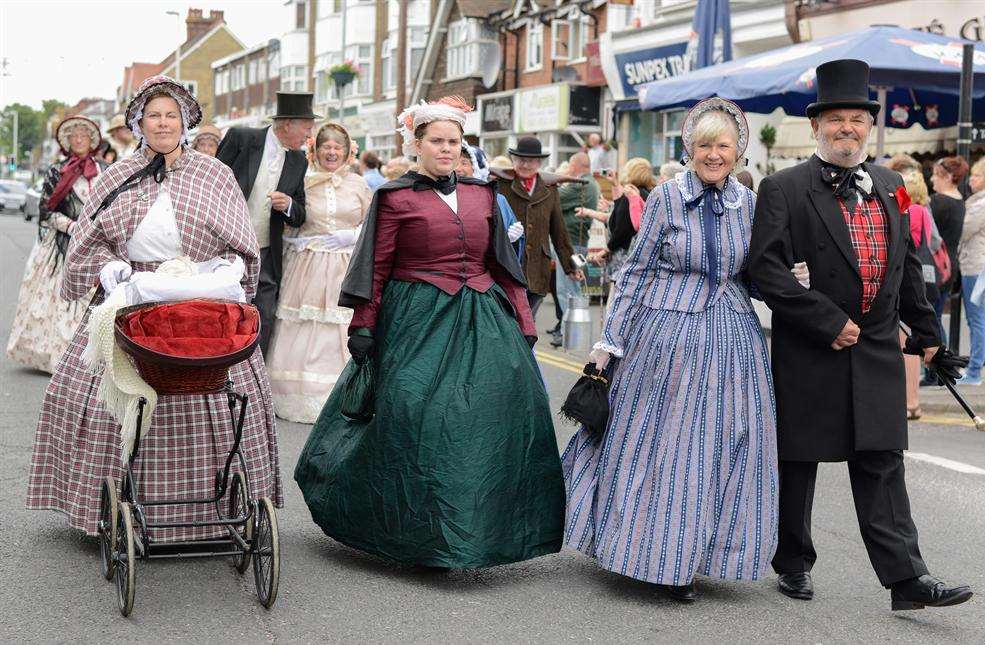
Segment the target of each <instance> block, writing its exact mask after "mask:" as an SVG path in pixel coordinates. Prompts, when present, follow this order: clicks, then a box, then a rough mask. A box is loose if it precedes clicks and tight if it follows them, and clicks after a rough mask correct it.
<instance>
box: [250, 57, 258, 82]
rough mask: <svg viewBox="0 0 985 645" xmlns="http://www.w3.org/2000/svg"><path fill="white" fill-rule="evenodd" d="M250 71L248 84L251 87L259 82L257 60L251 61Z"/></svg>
mask: <svg viewBox="0 0 985 645" xmlns="http://www.w3.org/2000/svg"><path fill="white" fill-rule="evenodd" d="M249 69H250V71H249V77H248V83H249V84H250V85H254V84H256V82H257V62H256V60H251V61H250V68H249Z"/></svg>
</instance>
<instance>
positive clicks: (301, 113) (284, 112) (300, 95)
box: [270, 92, 321, 119]
mask: <svg viewBox="0 0 985 645" xmlns="http://www.w3.org/2000/svg"><path fill="white" fill-rule="evenodd" d="M314 96H315V95H314V94H312V93H311V92H277V114H275V115H273V116H272V117H270V118H271V119H320V118H321V117H320V116H318V115H317V114H315V113H314V112H312V111H311V101H312V99H313V98H314Z"/></svg>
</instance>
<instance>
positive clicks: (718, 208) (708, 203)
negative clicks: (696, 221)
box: [686, 184, 725, 217]
mask: <svg viewBox="0 0 985 645" xmlns="http://www.w3.org/2000/svg"><path fill="white" fill-rule="evenodd" d="M698 202H701V203H702V206H703V207H704V209H705V211H706V212H709V213H714V214H715V215H716V216H717V217H721V216H722V215H723V214H725V204H724V202H722V189H721V188H719V187H718V186H716V185H715V184H704V185H703V187H702V189H701V192H700V193H698V194H697V195H695V196H694V197H692V198H691V201H689V202H687V204H686V206H687V207H688V208H694V207H695V206H697V205H698Z"/></svg>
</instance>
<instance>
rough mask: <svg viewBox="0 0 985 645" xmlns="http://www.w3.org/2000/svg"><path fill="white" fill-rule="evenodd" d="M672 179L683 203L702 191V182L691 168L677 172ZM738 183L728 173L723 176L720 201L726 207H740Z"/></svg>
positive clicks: (740, 199) (740, 194)
mask: <svg viewBox="0 0 985 645" xmlns="http://www.w3.org/2000/svg"><path fill="white" fill-rule="evenodd" d="M674 181H675V183H676V184H677V189H678V190H680V191H681V197H683V198H684V202H685V203H686V202H690V201H692V200H693V199H694V198H695V197H697V196H698V195H700V194H701V193H702V192H704V190H703V184H702V183H701V180H700V179H698V175H697V173H695V172H694V171H693V170H685V171H684V172H679V173H677V175H676V176H675V177H674ZM738 183H739V180H738V179H736V178H735V177H734V176H733V175H728V176H727V177H726V178H725V186H724V187H723V188H722V203H723V204H725V207H726V208H741V207H742V193H741V192H740V191H739V190H737V188H736V186H737V184H738Z"/></svg>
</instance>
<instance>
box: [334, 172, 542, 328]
mask: <svg viewBox="0 0 985 645" xmlns="http://www.w3.org/2000/svg"><path fill="white" fill-rule="evenodd" d="M456 193H457V197H458V213H457V214H456V213H455V212H454V211H452V209H451V208H450V207H449V206H448V204H446V203H445V202H444V200H442V199H441V197H439V196H438V194H437V193H435V192H434V191H433V190H420V191H415V190H413V189H411V188H407V189H404V190H395V191H390V192H386V193H383V194H382V195H380V201H379V205H378V211H377V220H376V257H375V265H376V266H375V270H374V276H373V299H372V301H371V302H369V303H367V304H365V305H360V306H357V307H356V308H355V313H354V315H353V318H352V323H351V326H352V327H367V328H369V329H373V328H375V326H376V315H377V310H378V309H379V304H380V298H381V297H382V294H383V287H384V286H385V285H386V281H387V280H389V279H393V280H403V281H406V282H427V283H429V284H432V285H434V286H435V287H437V288H438V289H441V290H442V291H444V292H445V293H447V294H449V295H454V294H456V293H458V292H459V291H460V290H461V289H462V287H468V288H470V289H474V290H475V291H479V292H481V293H485V292H486V291H488V290H489V288H490V287H491V286H492V285H493V283H497V284H499V285H500V287H502V288H503V290H504V291H505V292H506V295H507V296H508V297H509V299H510V302H511V303H512V304H513V307H514V309H515V310H516V312H517V313H518V316H519V319H518V320H519V323H520V328H521V330H522V331H523V333H524V334H525V335H536V330H535V328H534V325H533V318H532V317H531V315H530V307H529V305H528V303H527V298H526V290H525V289H524V288H523V286H522V285H520V284H518V283H517V282H516V281H514V280H513V279H512V278H511V277H510V276H509V274H508V273H507V272H506V271H505V270H504V269H503V268H502V267H501V266H500V265H499V263H498V262H496V257H495V253H494V252H493V250H492V244H491V240H492V233H493V224H494V221H493V219H492V218H493V212H494V211H493V199H494V194H493V192H492V191H491V190H489V189H488V188H487V187H484V186H479V185H474V184H459V185H458V189H457V191H456Z"/></svg>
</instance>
